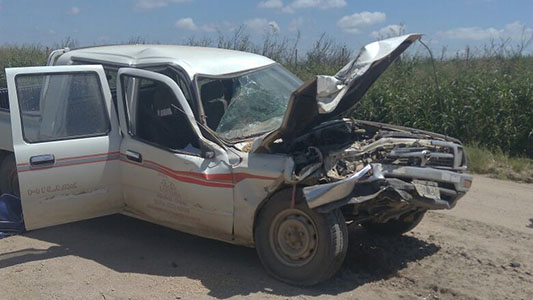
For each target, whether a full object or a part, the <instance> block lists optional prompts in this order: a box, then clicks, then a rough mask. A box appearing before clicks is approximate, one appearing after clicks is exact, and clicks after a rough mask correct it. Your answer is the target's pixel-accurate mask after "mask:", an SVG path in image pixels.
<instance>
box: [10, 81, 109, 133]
mask: <svg viewBox="0 0 533 300" xmlns="http://www.w3.org/2000/svg"><path fill="white" fill-rule="evenodd" d="M15 81H16V86H17V97H18V102H19V107H20V114H21V119H22V131H23V136H24V140H25V141H27V142H30V143H37V142H46V141H55V140H65V139H73V138H78V137H90V136H98V135H105V134H107V133H108V132H109V130H110V125H109V119H108V116H107V109H106V105H105V99H104V96H103V93H102V87H101V85H100V80H99V77H98V74H96V73H93V72H86V73H85V72H84V73H82V72H79V73H61V74H44V75H42V74H38V75H18V76H17V77H16V79H15Z"/></svg>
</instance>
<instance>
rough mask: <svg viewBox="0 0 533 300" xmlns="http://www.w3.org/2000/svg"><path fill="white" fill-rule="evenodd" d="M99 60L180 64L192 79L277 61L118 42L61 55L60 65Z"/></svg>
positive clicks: (124, 64) (215, 50) (123, 63)
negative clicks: (196, 76)
mask: <svg viewBox="0 0 533 300" xmlns="http://www.w3.org/2000/svg"><path fill="white" fill-rule="evenodd" d="M79 63H91V64H92V63H98V64H103V65H113V66H117V67H138V68H139V67H149V66H160V65H178V66H180V67H181V68H183V69H184V70H185V71H186V72H187V74H188V75H189V76H190V78H193V77H194V76H195V75H196V74H205V75H213V76H217V75H224V74H231V73H238V72H243V71H246V70H250V69H255V68H259V67H263V66H266V65H270V64H273V63H275V62H274V61H273V60H271V59H269V58H267V57H264V56H261V55H257V54H252V53H247V52H242V51H236V50H226V49H219V48H209V47H194V46H175V45H117V46H98V47H88V48H81V49H76V50H72V51H67V52H66V53H65V54H63V55H61V56H60V57H59V58H58V60H57V62H56V65H71V64H79Z"/></svg>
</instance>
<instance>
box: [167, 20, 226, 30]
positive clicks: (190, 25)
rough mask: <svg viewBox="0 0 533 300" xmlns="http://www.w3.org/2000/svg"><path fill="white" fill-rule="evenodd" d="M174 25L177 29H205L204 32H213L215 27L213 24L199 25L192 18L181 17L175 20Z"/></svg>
mask: <svg viewBox="0 0 533 300" xmlns="http://www.w3.org/2000/svg"><path fill="white" fill-rule="evenodd" d="M175 26H176V27H177V28H179V29H185V30H190V31H196V30H199V31H205V32H214V31H216V30H217V28H216V27H215V26H213V25H201V26H198V25H196V23H194V20H193V19H192V18H183V19H179V20H177V21H176V24H175Z"/></svg>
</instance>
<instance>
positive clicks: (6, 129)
mask: <svg viewBox="0 0 533 300" xmlns="http://www.w3.org/2000/svg"><path fill="white" fill-rule="evenodd" d="M0 150H6V151H11V152H12V151H13V142H12V137H11V120H10V117H9V98H8V95H7V89H0Z"/></svg>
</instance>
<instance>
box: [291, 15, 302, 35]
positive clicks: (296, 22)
mask: <svg viewBox="0 0 533 300" xmlns="http://www.w3.org/2000/svg"><path fill="white" fill-rule="evenodd" d="M304 22H305V20H304V18H303V17H298V18H294V19H292V20H291V22H290V23H289V31H292V32H294V31H297V30H298V29H300V28H301V27H302V25H303V24H304Z"/></svg>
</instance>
